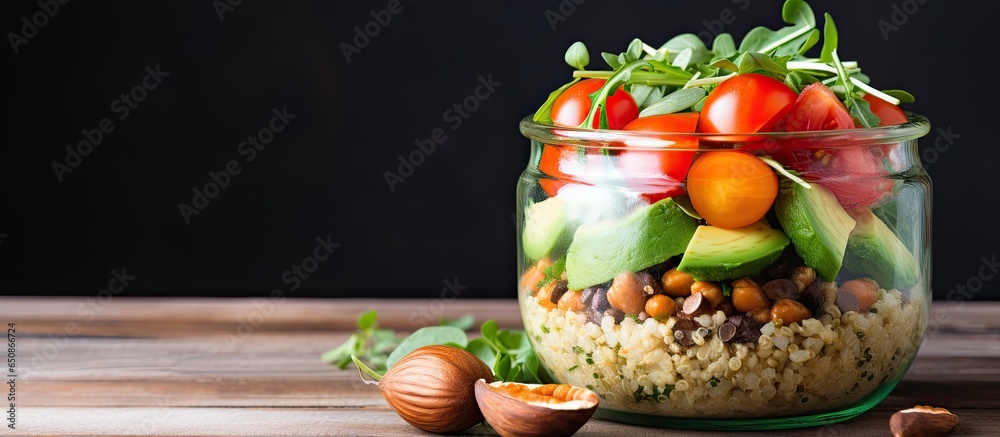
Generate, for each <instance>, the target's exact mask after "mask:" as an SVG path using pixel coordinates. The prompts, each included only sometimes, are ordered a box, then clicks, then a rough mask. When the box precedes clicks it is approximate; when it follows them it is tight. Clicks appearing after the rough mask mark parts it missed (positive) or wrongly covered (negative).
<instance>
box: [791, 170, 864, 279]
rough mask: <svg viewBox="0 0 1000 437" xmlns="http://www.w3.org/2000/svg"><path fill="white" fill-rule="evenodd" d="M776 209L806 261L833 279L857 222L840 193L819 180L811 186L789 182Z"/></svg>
mask: <svg viewBox="0 0 1000 437" xmlns="http://www.w3.org/2000/svg"><path fill="white" fill-rule="evenodd" d="M774 212H775V213H776V215H777V216H778V222H779V223H781V227H782V228H784V230H785V234H787V235H788V238H791V239H792V245H793V246H795V252H796V253H798V254H799V256H801V257H802V259H803V260H804V261H805V262H806V265H808V266H809V267H812V268H813V269H816V271H817V272H818V273H819V275H820V276H821V277H822V278H823V280H824V281H827V282H831V281H833V280H834V279H835V278H836V277H837V273H839V272H840V267H841V264H842V263H843V261H844V251H845V250H846V248H847V239H848V237H849V236H850V234H851V231H852V230H853V229H854V225H855V222H854V219H853V218H851V216H850V215H849V214H847V211H844V207H842V206H840V202H838V201H837V197H836V196H834V195H833V193H832V192H830V190H828V189H826V188H823V186H821V185H819V184H816V183H813V184H811V188H806V187H803V186H802V185H800V184H797V183H785V184H784V185H783V186H782V188H781V190H780V191H779V192H778V198H777V199H776V200H775V202H774Z"/></svg>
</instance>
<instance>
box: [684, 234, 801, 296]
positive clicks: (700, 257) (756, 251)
mask: <svg viewBox="0 0 1000 437" xmlns="http://www.w3.org/2000/svg"><path fill="white" fill-rule="evenodd" d="M788 243H789V240H788V237H786V236H785V234H784V233H783V232H781V231H779V230H776V229H771V226H769V225H768V224H767V221H765V220H761V221H759V222H757V223H754V224H752V225H749V226H744V227H742V228H737V229H724V228H719V227H715V226H698V230H697V231H695V233H694V237H693V238H691V242H690V243H688V246H687V250H685V251H684V257H683V258H681V263H680V265H678V266H677V270H680V271H682V272H685V273H688V274H690V275H691V276H692V277H694V279H695V280H696V281H721V280H724V279H737V278H742V277H744V276H752V275H755V274H757V273H759V272H760V271H762V270H764V269H765V268H766V267H767V266H768V265H770V264H771V263H773V262H775V261H776V260H777V259H778V257H780V256H781V252H782V251H784V250H785V246H788Z"/></svg>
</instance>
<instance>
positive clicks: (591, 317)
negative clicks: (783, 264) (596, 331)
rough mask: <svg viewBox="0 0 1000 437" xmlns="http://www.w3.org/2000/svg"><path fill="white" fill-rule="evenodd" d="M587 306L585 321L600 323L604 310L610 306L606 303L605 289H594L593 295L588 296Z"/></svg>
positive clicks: (606, 293) (606, 294)
mask: <svg viewBox="0 0 1000 437" xmlns="http://www.w3.org/2000/svg"><path fill="white" fill-rule="evenodd" d="M588 308H589V311H588V312H587V321H589V322H590V323H593V324H595V325H600V324H601V319H603V318H604V312H605V311H607V310H608V309H609V308H611V304H610V303H608V292H607V290H603V289H597V290H595V291H594V294H593V296H592V297H591V298H590V305H589V306H588Z"/></svg>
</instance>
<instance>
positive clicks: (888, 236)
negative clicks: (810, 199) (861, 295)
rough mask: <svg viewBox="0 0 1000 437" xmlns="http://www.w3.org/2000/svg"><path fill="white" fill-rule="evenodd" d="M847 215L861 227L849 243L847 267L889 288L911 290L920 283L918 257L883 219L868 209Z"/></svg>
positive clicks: (857, 228)
mask: <svg viewBox="0 0 1000 437" xmlns="http://www.w3.org/2000/svg"><path fill="white" fill-rule="evenodd" d="M847 213H848V214H850V215H851V217H852V218H853V219H854V220H855V221H856V222H857V225H856V226H855V227H854V231H852V232H851V236H850V238H849V239H848V240H847V253H846V254H845V256H844V267H846V268H847V269H848V270H850V271H851V272H853V273H856V274H859V275H865V276H869V277H871V278H872V279H874V280H875V282H878V283H879V285H880V286H881V287H882V288H885V289H891V288H894V287H909V286H911V285H914V284H916V283H917V282H918V281H919V280H920V268H919V267H918V266H917V260H916V258H914V257H913V254H912V253H911V252H910V250H909V249H907V248H906V245H904V244H903V242H902V241H900V240H899V237H897V236H896V234H894V233H893V232H892V230H891V229H889V227H888V226H886V224H885V223H884V222H883V221H882V220H881V219H879V218H878V217H876V216H875V214H873V213H872V211H871V210H870V209H868V208H867V207H860V208H851V209H848V210H847Z"/></svg>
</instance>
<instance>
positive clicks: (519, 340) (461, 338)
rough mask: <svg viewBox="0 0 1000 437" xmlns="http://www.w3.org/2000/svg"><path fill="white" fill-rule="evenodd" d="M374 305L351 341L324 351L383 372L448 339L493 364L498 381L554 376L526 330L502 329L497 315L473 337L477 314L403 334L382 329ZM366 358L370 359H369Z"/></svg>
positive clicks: (342, 362)
mask: <svg viewBox="0 0 1000 437" xmlns="http://www.w3.org/2000/svg"><path fill="white" fill-rule="evenodd" d="M376 319H377V313H376V312H375V310H371V311H367V312H365V313H362V314H360V315H358V331H357V332H355V333H353V334H351V336H350V337H349V338H348V339H347V341H346V342H344V343H343V344H341V345H340V346H338V347H336V348H334V349H332V350H330V351H327V352H326V353H324V354H323V355H322V356H321V358H320V359H321V360H322V361H323V362H326V363H330V364H335V365H336V366H337V367H338V368H340V369H345V368H347V366H348V365H350V363H351V362H352V359H353V360H355V361H354V362H355V363H356V364H357V365H358V366H359V368H361V370H362V371H364V372H365V373H368V374H369V376H372V377H376V379H377V377H381V375H383V374H385V372H386V371H387V370H388V369H390V368H392V366H393V364H395V363H396V362H397V361H399V360H400V359H401V358H403V357H404V356H406V354H408V353H410V352H412V351H413V350H415V349H417V348H420V347H423V346H429V345H448V346H453V347H458V348H462V349H465V350H467V351H469V352H470V353H472V354H473V355H475V356H477V357H479V359H481V360H483V362H485V363H486V364H487V365H488V366H490V368H492V369H493V377H494V379H496V380H499V381H511V382H522V383H530V384H543V383H549V382H552V380H551V378H549V377H548V375H546V374H545V373H544V372H543V371H542V370H541V368H540V366H539V363H538V357H537V356H535V351H534V350H533V349H532V348H531V343H530V342H529V341H528V336H527V334H526V333H525V332H524V331H523V330H516V329H510V330H508V329H499V328H498V327H497V323H496V321H495V320H488V321H486V322H484V323H483V324H482V326H481V328H480V337H477V338H473V339H469V338H468V336H467V334H466V332H465V331H466V330H467V329H469V328H471V327H473V326H474V323H475V321H474V319H473V317H472V316H463V317H460V318H458V319H455V320H443V321H442V322H441V323H442V324H441V325H440V326H428V327H424V328H420V329H418V330H416V331H414V332H413V333H412V334H410V335H409V336H406V337H401V336H400V335H399V334H397V333H396V332H395V331H393V330H391V329H377V326H378V324H377V320H376ZM364 362H367V364H365V363H364Z"/></svg>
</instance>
